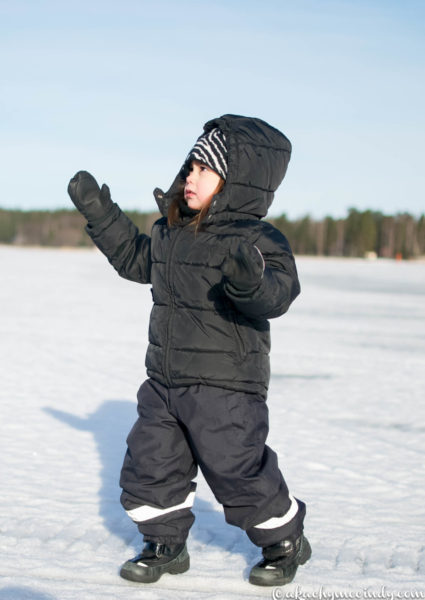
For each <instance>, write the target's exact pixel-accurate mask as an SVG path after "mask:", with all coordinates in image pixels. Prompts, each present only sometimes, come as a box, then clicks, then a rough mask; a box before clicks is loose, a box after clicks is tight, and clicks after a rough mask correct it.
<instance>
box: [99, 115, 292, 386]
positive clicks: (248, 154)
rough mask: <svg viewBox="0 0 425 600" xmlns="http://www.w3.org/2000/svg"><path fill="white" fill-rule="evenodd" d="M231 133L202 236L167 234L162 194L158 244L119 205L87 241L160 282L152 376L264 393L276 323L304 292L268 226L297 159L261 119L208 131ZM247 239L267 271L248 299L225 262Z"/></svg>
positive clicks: (227, 119)
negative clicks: (227, 274) (220, 184)
mask: <svg viewBox="0 0 425 600" xmlns="http://www.w3.org/2000/svg"><path fill="white" fill-rule="evenodd" d="M216 126H218V127H220V129H221V130H222V131H223V132H224V133H225V135H226V142H227V148H228V174H227V180H226V184H225V186H224V188H223V189H222V191H221V192H220V193H219V194H217V195H216V196H215V197H214V198H213V201H212V203H211V206H210V209H209V211H208V215H207V217H206V219H205V222H204V223H203V226H202V227H201V229H200V230H199V231H198V232H196V233H195V231H194V228H193V227H192V226H185V225H184V222H183V225H178V226H173V227H171V228H170V227H168V225H167V211H168V206H169V203H170V198H171V196H172V194H173V191H174V189H175V186H177V185H178V184H179V181H180V180H181V178H182V177H183V170H182V171H181V172H180V173H179V174H178V175H177V177H176V179H175V181H174V183H173V185H172V186H171V188H170V190H169V191H168V192H167V193H166V194H164V193H163V192H162V191H161V190H159V189H157V190H155V192H154V193H155V197H156V200H157V203H158V206H159V208H160V211H161V212H162V214H163V215H164V216H163V218H161V219H159V220H158V221H157V222H156V223H155V224H154V226H153V228H152V234H151V237H149V236H146V235H143V234H139V232H138V230H137V228H136V227H135V225H134V224H133V223H132V222H131V221H130V220H129V219H128V218H127V217H126V216H125V214H124V213H123V212H121V210H120V209H119V208H118V206H117V205H114V208H113V210H112V211H111V212H110V213H109V215H108V216H107V217H106V218H104V219H103V220H102V221H101V222H100V223H97V224H96V223H92V224H91V225H89V226H88V227H87V231H88V233H89V235H90V236H91V237H92V239H93V241H94V242H95V243H96V245H97V246H98V247H99V248H100V250H101V251H102V252H103V253H104V254H105V255H106V256H107V258H108V259H109V261H110V262H111V264H112V265H113V266H114V267H115V269H116V270H117V271H118V273H119V274H120V275H121V276H122V277H125V278H127V279H130V280H132V281H137V282H140V283H151V284H152V295H153V301H154V305H153V308H152V313H151V318H150V326H149V347H148V351H147V355H146V367H147V373H148V375H149V376H150V377H152V378H153V379H156V380H158V381H159V382H161V383H162V384H165V385H167V386H169V387H180V386H187V385H192V384H196V383H203V384H207V385H212V386H219V387H223V388H228V389H234V390H239V391H245V392H255V393H260V394H262V395H264V396H265V395H266V393H267V387H268V383H269V378H270V366H269V351H270V334H269V329H270V327H269V322H268V319H270V318H273V317H278V316H279V315H281V314H283V313H284V312H286V311H287V309H288V308H289V305H290V304H291V302H292V301H293V299H294V298H295V297H296V296H297V295H298V293H299V290H300V288H299V283H298V277H297V272H296V267H295V263H294V259H293V256H292V253H291V249H290V247H289V244H288V241H287V240H286V238H285V237H284V236H283V235H282V234H281V233H280V232H279V231H278V230H277V229H275V228H274V227H273V226H272V225H270V224H269V223H266V222H264V221H262V220H261V217H264V216H265V215H266V214H267V210H268V208H269V206H270V204H271V202H272V200H273V195H274V192H275V190H276V188H277V187H278V186H279V184H280V183H281V181H282V179H283V177H284V175H285V172H286V168H287V165H288V162H289V158H290V153H291V145H290V142H289V140H288V139H287V138H286V137H285V136H284V135H283V134H282V133H280V132H279V131H277V130H276V129H274V128H273V127H271V126H270V125H268V124H267V123H265V122H264V121H261V120H259V119H253V118H246V117H240V116H235V115H224V116H223V117H220V118H218V119H214V120H212V121H209V122H208V123H207V124H206V125H205V127H204V129H205V130H206V131H207V130H209V129H211V128H212V127H216ZM241 239H243V240H245V241H246V242H248V243H250V244H254V245H255V246H257V248H259V250H260V251H261V253H262V255H263V258H264V260H265V264H266V268H265V271H264V277H263V279H262V282H261V285H260V286H259V287H258V288H257V290H256V291H255V292H254V293H253V294H252V295H251V296H250V297H243V296H240V295H238V294H237V291H236V290H234V289H233V290H232V289H231V287H230V286H229V285H227V284H226V283H225V281H224V279H223V275H222V272H221V268H220V267H221V265H222V263H223V261H224V259H225V257H226V256H227V255H228V254H229V252H232V253H233V252H234V251H235V250H236V248H237V246H238V244H239V242H240V240H241Z"/></svg>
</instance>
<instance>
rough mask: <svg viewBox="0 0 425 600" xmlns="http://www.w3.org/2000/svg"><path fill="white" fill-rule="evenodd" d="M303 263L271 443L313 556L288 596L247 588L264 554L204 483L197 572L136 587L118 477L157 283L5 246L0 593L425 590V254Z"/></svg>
mask: <svg viewBox="0 0 425 600" xmlns="http://www.w3.org/2000/svg"><path fill="white" fill-rule="evenodd" d="M297 262H298V268H299V272H300V278H301V282H302V287H303V290H302V295H301V296H300V297H299V298H298V299H297V300H296V302H295V303H294V305H293V307H292V308H291V309H290V312H289V313H288V314H287V315H285V316H284V317H282V318H280V319H277V320H276V321H274V322H273V324H272V331H273V333H272V336H273V337H272V373H273V376H272V381H271V388H270V395H269V406H270V412H271V431H270V437H269V443H270V445H271V446H272V447H274V448H275V449H276V450H277V452H278V453H279V455H280V465H281V468H282V471H283V472H284V474H285V478H286V480H287V482H288V484H289V486H290V489H291V492H292V493H293V494H294V495H296V496H297V497H299V498H302V499H303V500H305V501H306V503H307V506H308V509H307V510H308V513H307V519H306V533H307V536H308V538H309V539H310V541H311V545H312V547H313V556H312V559H311V561H310V562H309V563H308V564H307V565H306V566H305V567H301V568H300V569H299V570H298V573H297V577H296V579H295V581H294V583H292V584H290V585H288V586H286V587H285V588H278V589H276V590H274V592H273V590H272V589H268V588H264V589H262V588H256V587H254V586H251V585H250V584H249V583H248V582H247V575H248V571H249V567H250V566H251V565H252V564H253V563H255V562H256V561H257V560H258V558H259V550H258V549H257V548H255V547H254V546H252V545H251V543H250V542H249V540H248V539H247V538H246V537H245V535H244V533H243V532H242V531H240V530H238V529H236V528H233V527H231V526H230V525H227V524H226V523H225V522H224V518H223V514H222V511H221V508H220V506H219V505H217V503H216V501H215V500H214V498H213V496H212V494H211V493H210V491H209V490H208V488H207V486H206V484H205V483H204V481H203V480H202V478H201V477H199V484H198V493H197V500H196V502H195V512H196V515H197V519H196V521H195V525H194V527H193V529H192V533H191V537H190V541H189V551H190V554H191V565H192V566H191V570H190V571H189V572H188V573H186V574H185V575H179V576H171V575H165V576H163V577H162V578H161V579H160V580H159V582H157V583H156V584H152V585H150V586H141V585H137V584H130V583H128V582H126V581H124V580H122V579H120V577H119V576H118V568H119V565H120V564H121V563H122V562H123V561H124V560H126V559H127V558H128V557H130V556H132V555H134V553H135V552H136V551H137V550H138V549H139V547H140V539H139V535H138V533H137V529H136V528H135V526H134V524H132V523H131V522H130V521H129V520H128V518H127V517H126V515H125V514H124V512H123V510H122V509H121V506H120V504H119V488H118V485H117V480H118V475H119V470H120V465H121V461H122V457H123V454H124V451H125V438H126V435H127V432H128V430H129V429H130V426H131V425H132V423H133V421H134V420H135V418H136V399H135V398H136V391H137V389H138V387H139V384H140V383H141V382H142V381H143V380H144V378H145V371H144V353H145V348H146V338H147V326H148V317H149V311H150V306H151V296H150V291H149V287H148V286H139V285H136V284H133V283H130V282H127V281H125V280H122V279H120V278H119V277H118V276H117V275H116V274H115V272H114V271H113V269H112V267H111V266H110V265H109V264H108V263H107V261H106V259H105V258H104V257H103V256H102V255H101V254H99V253H98V252H95V251H91V250H71V251H66V250H42V249H22V248H13V247H0V270H1V271H0V272H1V280H0V302H1V312H0V336H1V346H0V359H1V363H0V365H1V387H0V411H1V436H0V457H1V478H0V486H1V487H0V494H1V496H0V503H1V504H0V511H1V512H0V548H1V560H0V599H1V600H21V599H31V600H70V599H72V600H103V599H105V600H109V599H120V598H123V599H126V600H134V599H139V598H143V599H146V600H150V599H160V600H162V599H165V598H173V599H174V600H175V599H177V600H183V599H191V598H193V599H195V598H196V599H202V598H220V599H224V600H226V599H230V600H240V599H242V598H244V599H245V598H272V594H274V595H273V597H274V598H283V597H288V598H291V597H292V598H297V597H298V598H301V597H304V598H309V597H311V596H309V594H310V595H311V594H315V596H316V597H319V595H320V594H322V598H331V592H334V593H339V594H344V593H345V594H346V597H349V594H351V597H355V596H354V595H353V594H357V597H365V598H371V597H372V596H371V594H372V593H373V594H375V597H380V598H388V600H392V599H391V593H392V592H394V593H397V592H403V593H404V592H407V597H409V594H410V597H412V598H415V597H416V598H417V597H420V594H422V597H425V592H424V590H425V541H424V524H425V494H424V489H425V468H424V467H425V402H424V399H425V360H424V358H425V264H420V263H406V262H393V261H375V262H367V261H362V260H337V259H328V260H326V259H315V258H303V257H301V258H299V259H298V261H297ZM383 586H384V587H383ZM284 594H287V595H286V596H285V595H284ZM368 594H369V596H368ZM415 594H416V596H415ZM340 597H341V596H340ZM394 597H395V596H394Z"/></svg>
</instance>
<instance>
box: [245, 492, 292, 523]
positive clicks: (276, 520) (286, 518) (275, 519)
mask: <svg viewBox="0 0 425 600" xmlns="http://www.w3.org/2000/svg"><path fill="white" fill-rule="evenodd" d="M289 499H290V501H291V506H290V507H289V510H288V511H287V512H286V513H285V514H284V515H283V517H271V518H270V519H267V521H264V523H260V524H259V525H254V527H255V528H256V529H257V528H258V529H276V528H277V527H282V525H286V524H287V523H289V521H290V520H291V519H293V518H294V517H295V515H296V514H297V512H298V502H297V501H296V500H295V498H294V497H293V496H291V495H290V496H289Z"/></svg>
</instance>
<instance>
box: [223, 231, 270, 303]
mask: <svg viewBox="0 0 425 600" xmlns="http://www.w3.org/2000/svg"><path fill="white" fill-rule="evenodd" d="M264 267H265V264H264V259H263V256H262V254H261V252H260V251H259V250H258V248H257V247H256V246H252V245H251V244H247V243H246V242H240V243H239V246H238V248H237V250H236V252H235V253H234V254H229V256H227V257H226V258H225V259H224V261H223V263H222V265H221V271H222V273H223V275H224V277H225V278H226V279H227V282H228V283H229V284H230V285H231V286H232V287H233V288H235V289H236V290H238V291H240V292H242V293H243V294H248V293H249V292H253V291H254V290H255V289H256V288H257V287H258V286H259V285H260V282H261V279H262V278H263V273H264Z"/></svg>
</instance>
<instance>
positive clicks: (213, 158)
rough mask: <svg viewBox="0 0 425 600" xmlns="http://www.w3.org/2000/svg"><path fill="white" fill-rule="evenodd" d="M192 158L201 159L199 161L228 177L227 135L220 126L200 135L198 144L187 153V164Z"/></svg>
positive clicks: (223, 176)
mask: <svg viewBox="0 0 425 600" xmlns="http://www.w3.org/2000/svg"><path fill="white" fill-rule="evenodd" d="M192 160H199V162H201V163H203V164H204V165H207V167H209V168H210V169H212V170H213V171H215V172H216V173H218V175H220V177H222V178H223V179H226V175H227V148H226V137H225V135H224V133H223V132H222V131H221V130H220V129H219V128H218V127H214V129H211V130H210V131H208V132H206V133H203V134H202V135H200V136H199V137H198V139H197V140H196V144H195V145H194V146H193V148H192V150H191V151H190V152H189V154H188V155H187V158H186V161H185V165H188V164H189V163H190V162H192Z"/></svg>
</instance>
